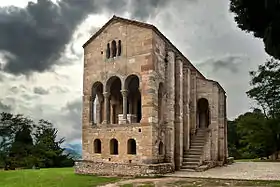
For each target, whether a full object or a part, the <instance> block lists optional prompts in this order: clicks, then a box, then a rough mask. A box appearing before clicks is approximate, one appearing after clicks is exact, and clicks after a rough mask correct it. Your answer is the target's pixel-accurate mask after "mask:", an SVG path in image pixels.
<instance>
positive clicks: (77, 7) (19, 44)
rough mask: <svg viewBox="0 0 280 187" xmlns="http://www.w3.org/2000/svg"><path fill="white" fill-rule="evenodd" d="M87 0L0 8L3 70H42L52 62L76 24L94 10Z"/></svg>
mask: <svg viewBox="0 0 280 187" xmlns="http://www.w3.org/2000/svg"><path fill="white" fill-rule="evenodd" d="M95 10H96V8H95V7H94V4H93V1H91V0H83V1H78V0H62V1H59V2H58V3H57V4H54V3H53V2H51V1H50V0H38V3H32V2H29V3H28V5H27V7H26V8H24V9H22V8H16V7H3V8H1V9H0V36H1V40H0V50H3V51H7V52H9V53H11V54H12V56H11V55H9V56H7V55H6V56H5V57H6V59H7V61H8V63H7V65H6V66H5V67H4V71H7V72H10V73H13V74H28V73H30V72H32V71H38V72H43V71H45V70H48V69H50V68H51V67H52V65H53V64H55V63H56V62H57V61H56V60H57V59H58V58H59V57H60V56H61V53H62V52H63V50H64V49H65V45H66V44H67V43H68V42H69V41H70V40H71V37H72V34H73V32H74V31H75V29H76V27H77V25H78V24H79V23H80V22H81V21H82V20H84V19H85V18H86V16H87V15H88V14H89V13H90V12H94V11H95Z"/></svg>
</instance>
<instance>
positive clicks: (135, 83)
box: [125, 75, 142, 123]
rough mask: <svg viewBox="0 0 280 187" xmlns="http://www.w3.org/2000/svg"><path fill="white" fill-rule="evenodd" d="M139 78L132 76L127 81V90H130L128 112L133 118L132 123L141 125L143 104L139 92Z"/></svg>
mask: <svg viewBox="0 0 280 187" xmlns="http://www.w3.org/2000/svg"><path fill="white" fill-rule="evenodd" d="M139 84H140V81H139V78H138V76H136V75H130V76H128V77H127V78H126V80H125V89H126V90H128V96H127V100H128V102H127V112H128V114H129V115H130V116H131V121H132V122H136V123H139V122H140V121H141V118H142V102H141V93H140V90H139Z"/></svg>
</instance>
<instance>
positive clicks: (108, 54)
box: [106, 43, 111, 59]
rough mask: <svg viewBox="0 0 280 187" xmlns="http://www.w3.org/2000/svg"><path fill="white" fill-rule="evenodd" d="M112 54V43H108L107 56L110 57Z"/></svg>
mask: <svg viewBox="0 0 280 187" xmlns="http://www.w3.org/2000/svg"><path fill="white" fill-rule="evenodd" d="M110 55H111V49H110V44H109V43H108V44H107V49H106V58H107V59H108V58H110Z"/></svg>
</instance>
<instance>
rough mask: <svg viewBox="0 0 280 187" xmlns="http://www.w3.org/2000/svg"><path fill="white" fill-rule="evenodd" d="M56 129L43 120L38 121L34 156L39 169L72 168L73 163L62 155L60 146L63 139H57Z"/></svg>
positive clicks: (62, 150) (66, 156)
mask: <svg viewBox="0 0 280 187" xmlns="http://www.w3.org/2000/svg"><path fill="white" fill-rule="evenodd" d="M57 132H58V131H57V129H55V128H54V127H53V125H52V124H51V123H50V122H48V121H45V120H40V121H39V123H38V125H37V126H36V132H35V149H34V150H35V155H36V159H37V164H38V166H40V167H63V166H73V164H74V161H73V159H71V158H68V155H64V154H63V152H64V149H63V148H61V144H62V143H63V142H64V141H65V139H64V138H61V139H59V140H56V139H57Z"/></svg>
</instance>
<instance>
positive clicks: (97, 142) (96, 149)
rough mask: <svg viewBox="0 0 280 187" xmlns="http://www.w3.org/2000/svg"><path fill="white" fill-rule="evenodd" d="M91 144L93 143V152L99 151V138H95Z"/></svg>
mask: <svg viewBox="0 0 280 187" xmlns="http://www.w3.org/2000/svg"><path fill="white" fill-rule="evenodd" d="M93 144H94V153H101V140H100V139H95V140H94V143H93Z"/></svg>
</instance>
